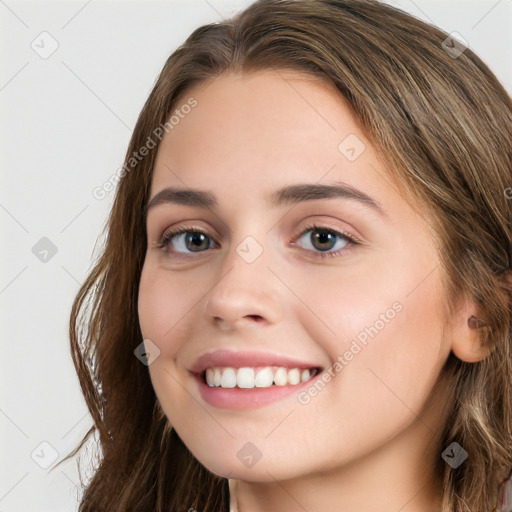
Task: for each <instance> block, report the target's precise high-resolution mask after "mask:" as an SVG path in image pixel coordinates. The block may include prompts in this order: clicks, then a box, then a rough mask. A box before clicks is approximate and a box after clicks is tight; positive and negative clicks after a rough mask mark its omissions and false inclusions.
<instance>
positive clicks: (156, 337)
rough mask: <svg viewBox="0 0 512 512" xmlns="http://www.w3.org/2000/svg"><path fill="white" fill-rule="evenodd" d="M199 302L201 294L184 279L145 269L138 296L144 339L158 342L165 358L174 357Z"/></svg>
mask: <svg viewBox="0 0 512 512" xmlns="http://www.w3.org/2000/svg"><path fill="white" fill-rule="evenodd" d="M196 302H197V291H196V292H194V291H193V289H191V287H190V286H187V285H186V283H185V282H183V278H180V277H176V276H171V275H169V274H165V273H164V272H159V271H155V270H152V269H151V268H146V267H144V268H143V270H142V274H141V279H140V285H139V297H138V312H139V323H140V328H141V332H142V336H143V337H144V339H146V338H149V339H150V340H152V341H153V342H154V343H156V344H157V345H158V347H159V349H160V351H161V355H162V356H164V357H165V356H171V355H173V354H174V353H175V352H176V351H177V350H178V348H179V347H178V346H177V344H176V343H171V342H170V341H171V340H173V339H175V340H176V339H181V336H180V334H179V333H180V332H181V331H183V330H185V327H186V324H187V319H188V317H187V314H188V313H190V312H191V309H192V308H193V305H194V304H195V303H196Z"/></svg>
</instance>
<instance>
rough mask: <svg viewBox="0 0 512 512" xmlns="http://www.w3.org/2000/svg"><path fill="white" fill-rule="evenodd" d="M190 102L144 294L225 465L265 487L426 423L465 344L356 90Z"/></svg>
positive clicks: (230, 88) (149, 328)
mask: <svg viewBox="0 0 512 512" xmlns="http://www.w3.org/2000/svg"><path fill="white" fill-rule="evenodd" d="M182 98H184V99H182V100H180V101H181V104H182V105H185V104H186V103H187V101H188V100H189V99H190V98H194V99H195V100H196V101H197V105H196V106H195V107H194V108H192V109H183V110H182V112H185V111H188V113H187V114H186V115H182V116H180V119H179V123H176V124H175V125H174V127H173V129H172V130H170V131H169V133H167V134H166V135H165V136H164V138H163V140H162V142H161V145H160V147H159V150H158V154H157V159H156V164H155V168H154V175H153V179H152V184H151V192H150V198H149V202H150V203H151V202H152V200H153V199H154V198H156V196H157V195H158V199H155V201H153V202H152V206H151V207H150V208H149V211H148V216H147V240H148V250H147V254H146V257H145V261H144V267H143V270H142V275H141V280H140V288H139V302H138V309H139V320H140V326H141V330H142V334H143V337H144V339H145V340H146V341H145V343H146V345H147V348H148V350H149V351H150V352H151V351H153V353H157V354H158V355H157V357H156V358H154V360H153V362H151V364H150V365H149V372H150V377H151V381H152V384H153V386H154V389H155V392H156V395H157V397H158V400H159V402H160V404H161V406H162V408H163V410H164V411H165V413H166V416H167V417H168V419H169V421H170V423H171V424H172V426H173V427H174V429H175V430H176V432H177V433H178V435H179V436H180V437H181V439H182V440H183V441H184V443H185V444H186V445H187V447H188V448H189V449H190V451H191V452H192V453H193V454H194V456H195V457H196V458H197V459H198V460H199V461H200V462H201V463H202V464H203V465H205V466H206V467H207V468H208V469H209V470H210V471H212V472H214V473H216V474H218V475H220V476H224V477H229V478H241V479H244V480H247V481H255V482H256V481H269V480H270V479H278V480H283V479H289V478H294V477H298V476H300V475H307V474H313V473H318V472H323V471H327V470H330V469H335V468H339V467H341V466H344V465H347V464H348V463H350V462H354V461H356V460H358V459H361V458H362V457H363V456H365V455H367V454H369V453H370V452H372V451H374V450H376V449H378V448H380V447H383V446H385V445H386V444H387V443H389V442H390V440H392V439H395V438H397V436H403V435H405V434H404V433H405V432H406V431H410V430H411V429H410V427H412V426H414V425H419V427H418V428H417V429H416V430H415V432H416V434H415V435H416V436H420V437H421V436H424V435H426V434H427V430H428V429H427V428H426V426H425V422H421V421H419V419H418V415H419V414H420V412H421V411H422V410H423V408H424V406H425V403H426V400H427V397H428V394H429V392H430V391H431V389H432V387H433V385H434V383H435V381H436V378H437V376H438V375H439V372H440V369H441V367H442V365H443V363H444V361H445V360H446V358H447V356H448V354H449V351H450V347H449V346H448V344H447V342H446V341H445V340H444V339H443V335H442V333H443V318H442V315H441V311H442V308H441V303H442V297H443V290H442V288H441V281H440V274H439V267H438V266H437V265H438V259H437V254H436V251H435V249H434V243H433V240H432V238H431V231H430V229H429V226H428V225H427V224H426V221H425V220H424V219H423V217H421V216H420V215H419V214H418V213H417V212H416V210H415V209H414V208H413V207H412V206H411V205H410V204H409V203H408V202H407V201H405V200H404V199H403V198H402V197H401V195H400V194H399V193H398V192H397V189H396V188H395V187H394V186H393V185H391V180H390V177H389V174H388V173H387V171H386V169H385V168H384V166H383V164H382V163H381V162H380V161H379V160H378V159H377V156H376V153H375V151H374V149H373V148H372V146H371V144H370V142H369V141H368V139H367V138H366V137H365V134H364V132H363V131H362V130H361V128H360V127H359V125H358V123H357V122H356V121H355V119H354V117H353V116H352V115H351V113H350V111H349V109H348V107H347V104H346V103H345V101H344V100H343V98H342V97H341V96H340V94H339V93H338V92H337V91H336V90H335V89H334V88H333V87H332V86H330V85H327V84H325V83H323V82H320V81H318V80H315V79H314V78H312V77H309V76H307V75H301V74H298V73H294V72H291V71H284V70H282V71H280V72H279V73H277V72H275V71H260V72H257V73H254V74H250V75H234V74H230V75H225V76H223V77H220V78H217V79H215V80H213V81H211V82H209V83H207V84H201V85H199V86H197V87H194V88H192V89H190V90H188V91H187V92H186V93H185V94H184V95H183V96H182ZM177 108H179V107H178V106H177ZM299 185H302V187H298V186H299ZM306 186H312V187H316V191H315V190H313V189H311V190H309V189H307V188H306ZM287 187H290V188H288V190H287V191H285V192H281V194H279V193H278V192H277V191H280V190H282V189H285V188H287ZM294 187H295V188H294ZM330 187H345V188H337V189H336V188H330ZM167 188H173V189H175V192H176V191H178V192H179V191H183V190H184V189H194V190H196V191H201V192H204V193H207V194H208V195H207V196H206V197H203V198H202V199H203V202H201V201H199V200H198V198H201V196H199V195H197V194H196V195H193V194H190V193H188V194H185V193H181V194H179V193H178V194H176V193H175V194H171V193H170V192H168V193H167V194H165V193H164V194H160V193H161V192H162V191H164V189H167ZM347 190H348V192H347ZM176 230H183V232H181V233H177V234H176V233H175V234H170V231H176ZM164 235H169V236H168V237H167V241H166V242H165V243H164V244H162V239H163V237H164ZM148 340H150V341H149V342H148ZM155 346H156V347H157V348H158V351H159V353H158V351H157V352H154V347H155ZM206 367H208V368H212V370H208V371H207V373H208V376H207V377H208V379H209V380H211V383H212V384H213V386H210V385H209V384H208V383H205V382H204V379H205V375H204V373H205V372H203V370H204V369H205V368H206ZM227 367H229V368H228V369H227V370H223V369H224V368H227ZM215 368H218V369H215ZM242 368H245V369H243V370H240V369H242ZM279 368H281V369H280V370H279ZM282 368H284V370H283V369H282ZM308 371H309V380H308ZM315 372H316V373H315ZM251 377H253V379H252V380H251ZM254 378H255V379H256V387H252V386H254ZM267 378H268V379H270V380H266V379H267ZM237 379H238V380H237ZM219 382H220V384H221V385H220V386H218V384H219ZM272 382H274V383H273V384H272V385H270V387H267V385H268V384H269V383H272ZM232 386H235V387H232ZM244 386H249V387H244ZM421 424H422V425H421ZM418 439H419V438H417V439H414V443H416V444H418V442H419V441H418ZM290 460H293V461H294V463H293V464H290ZM270 475H272V476H270Z"/></svg>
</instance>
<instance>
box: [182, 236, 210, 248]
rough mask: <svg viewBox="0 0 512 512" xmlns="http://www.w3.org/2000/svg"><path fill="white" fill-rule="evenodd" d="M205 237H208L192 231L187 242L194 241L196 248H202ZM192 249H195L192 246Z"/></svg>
mask: <svg viewBox="0 0 512 512" xmlns="http://www.w3.org/2000/svg"><path fill="white" fill-rule="evenodd" d="M205 239H206V237H205V236H204V234H203V233H192V234H190V235H187V237H186V241H187V243H188V242H193V245H194V247H195V248H196V249H197V248H199V249H201V242H204V240H205ZM191 250H194V248H191Z"/></svg>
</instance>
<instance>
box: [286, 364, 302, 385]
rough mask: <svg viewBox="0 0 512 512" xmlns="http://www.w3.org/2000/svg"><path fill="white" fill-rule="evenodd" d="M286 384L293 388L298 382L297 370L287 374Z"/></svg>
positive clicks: (298, 374)
mask: <svg viewBox="0 0 512 512" xmlns="http://www.w3.org/2000/svg"><path fill="white" fill-rule="evenodd" d="M287 377H288V384H291V385H292V386H294V385H295V384H298V383H299V382H300V372H299V369H298V368H294V369H293V370H290V371H289V372H288V375H287Z"/></svg>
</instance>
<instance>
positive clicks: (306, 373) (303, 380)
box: [300, 369, 311, 382]
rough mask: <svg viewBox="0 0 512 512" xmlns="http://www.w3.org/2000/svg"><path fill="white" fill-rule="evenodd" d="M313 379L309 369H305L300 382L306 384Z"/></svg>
mask: <svg viewBox="0 0 512 512" xmlns="http://www.w3.org/2000/svg"><path fill="white" fill-rule="evenodd" d="M310 378H311V375H310V373H309V370H308V369H305V370H302V372H301V374H300V380H301V381H302V382H306V381H307V380H309V379H310Z"/></svg>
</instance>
